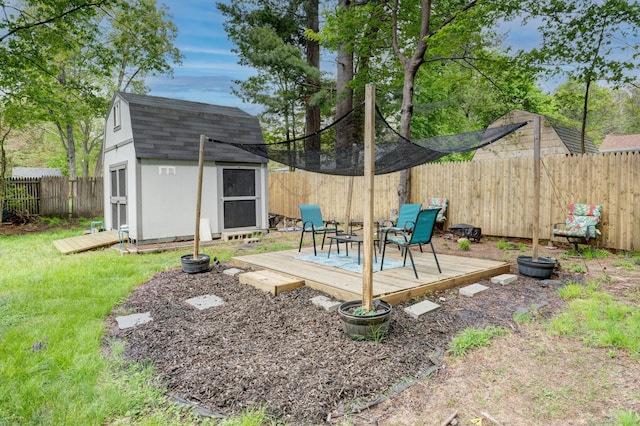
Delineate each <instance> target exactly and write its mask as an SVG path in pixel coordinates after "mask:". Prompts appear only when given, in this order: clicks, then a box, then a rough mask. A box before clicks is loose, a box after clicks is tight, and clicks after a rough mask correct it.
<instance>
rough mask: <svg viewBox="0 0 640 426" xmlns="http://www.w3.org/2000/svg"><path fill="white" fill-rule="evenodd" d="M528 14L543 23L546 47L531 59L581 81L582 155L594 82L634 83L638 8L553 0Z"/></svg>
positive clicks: (611, 0) (599, 0)
mask: <svg viewBox="0 0 640 426" xmlns="http://www.w3.org/2000/svg"><path fill="white" fill-rule="evenodd" d="M524 6H525V9H528V10H530V11H531V12H530V15H529V16H527V17H526V18H525V22H526V21H527V20H529V19H532V18H535V19H537V20H539V21H540V25H539V26H538V30H539V31H540V35H541V39H542V45H541V46H540V47H539V48H536V49H533V50H532V52H531V57H532V59H533V60H534V61H535V62H536V63H537V64H538V66H539V67H540V69H542V70H544V71H545V72H547V73H549V74H552V75H558V74H559V75H564V76H568V77H569V78H571V79H573V80H575V81H578V82H580V83H581V84H582V87H583V96H582V112H581V116H582V117H581V120H580V122H581V127H582V152H583V153H584V152H585V148H584V136H585V133H586V129H587V116H588V112H589V96H590V93H591V88H592V87H593V84H595V83H596V82H598V81H599V82H602V83H604V84H610V85H614V86H619V85H621V84H623V83H629V82H631V81H632V80H633V78H634V76H633V72H634V71H635V70H636V69H637V68H638V65H640V61H639V59H640V58H639V54H640V51H639V50H638V49H639V47H638V45H637V43H630V42H629V41H628V40H632V39H636V38H637V37H638V35H640V4H639V3H638V2H635V1H634V2H629V1H622V0H554V1H553V2H543V3H539V2H527V4H526V5H524Z"/></svg>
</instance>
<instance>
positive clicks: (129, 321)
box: [116, 312, 153, 330]
mask: <svg viewBox="0 0 640 426" xmlns="http://www.w3.org/2000/svg"><path fill="white" fill-rule="evenodd" d="M152 319H153V318H151V312H145V313H143V314H131V315H124V316H120V317H116V321H117V322H118V328H120V329H121V330H124V329H125V328H132V327H135V326H138V325H142V324H146V323H148V322H150V321H151V320H152Z"/></svg>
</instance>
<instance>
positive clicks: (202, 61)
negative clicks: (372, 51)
mask: <svg viewBox="0 0 640 426" xmlns="http://www.w3.org/2000/svg"><path fill="white" fill-rule="evenodd" d="M221 1H222V2H223V3H226V2H227V1H226V0H221ZM158 3H159V4H161V3H164V4H165V5H167V6H168V7H169V9H170V13H171V14H172V15H173V22H174V23H175V24H176V26H177V27H178V36H177V39H176V41H175V45H176V46H177V47H178V49H179V50H180V52H181V53H182V54H183V55H184V59H183V61H182V62H183V63H182V66H176V67H174V75H173V78H171V77H169V76H158V77H150V78H148V79H147V85H148V86H149V88H150V89H151V92H150V93H149V94H150V95H153V96H163V97H168V98H173V99H183V100H190V101H196V102H205V103H210V104H216V105H224V106H234V107H238V108H241V109H243V110H244V111H246V112H248V113H250V114H257V113H259V112H260V110H261V107H260V106H258V105H253V104H245V103H243V102H242V100H241V99H240V98H238V97H237V96H235V95H233V94H232V93H231V87H232V86H233V80H245V79H247V78H248V77H249V76H251V75H254V74H255V71H253V70H252V69H251V68H249V67H242V66H240V65H238V57H237V55H235V54H234V53H232V52H231V49H232V48H233V43H231V42H230V41H229V40H228V39H227V35H226V33H225V31H224V28H223V23H224V17H223V16H222V14H221V13H220V12H219V11H218V9H217V8H216V6H215V5H216V0H159V1H158ZM510 25H514V24H510ZM504 30H505V31H507V28H505V29H504ZM536 41H537V35H536V33H535V28H530V29H527V28H517V30H515V31H509V34H508V38H507V40H506V42H507V44H509V45H512V46H514V47H515V48H528V49H530V48H531V47H533V46H534V45H535V43H536ZM324 66H330V64H326V63H325V64H324ZM542 89H543V90H550V89H549V88H547V87H542Z"/></svg>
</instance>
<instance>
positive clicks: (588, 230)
mask: <svg viewBox="0 0 640 426" xmlns="http://www.w3.org/2000/svg"><path fill="white" fill-rule="evenodd" d="M601 215H602V206H601V205H599V204H578V203H572V204H570V205H569V213H568V214H567V218H566V219H565V222H564V223H555V224H554V225H553V235H554V236H556V237H565V238H566V239H567V241H569V242H570V243H573V246H574V248H575V250H576V251H578V243H581V242H584V243H585V244H589V240H590V239H595V238H596V237H597V236H598V235H600V230H599V229H597V226H598V224H599V223H600V217H601Z"/></svg>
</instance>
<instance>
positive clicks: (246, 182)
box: [223, 169, 256, 197]
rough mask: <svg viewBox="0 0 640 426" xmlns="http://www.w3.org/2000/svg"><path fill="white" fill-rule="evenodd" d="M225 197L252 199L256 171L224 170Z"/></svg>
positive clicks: (254, 189)
mask: <svg viewBox="0 0 640 426" xmlns="http://www.w3.org/2000/svg"><path fill="white" fill-rule="evenodd" d="M223 175H224V177H223V185H224V188H223V190H224V196H225V197H253V196H255V195H256V171H255V170H253V169H251V170H248V169H224V171H223Z"/></svg>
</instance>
